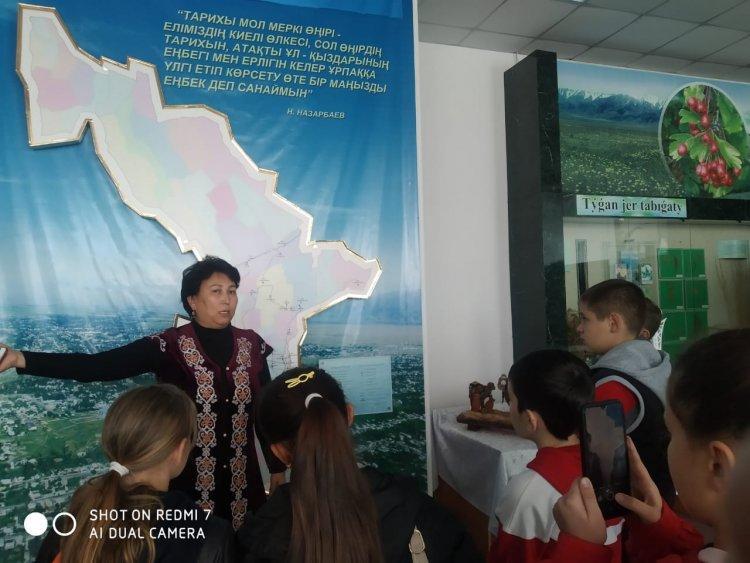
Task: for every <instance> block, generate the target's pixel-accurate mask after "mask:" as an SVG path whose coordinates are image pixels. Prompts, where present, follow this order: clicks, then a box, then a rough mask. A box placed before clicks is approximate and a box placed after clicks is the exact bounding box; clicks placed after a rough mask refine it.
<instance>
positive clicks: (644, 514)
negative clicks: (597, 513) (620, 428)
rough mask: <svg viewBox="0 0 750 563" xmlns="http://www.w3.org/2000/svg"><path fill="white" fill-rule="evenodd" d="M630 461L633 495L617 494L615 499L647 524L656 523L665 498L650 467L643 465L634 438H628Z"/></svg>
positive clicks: (659, 517)
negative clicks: (650, 473) (650, 471)
mask: <svg viewBox="0 0 750 563" xmlns="http://www.w3.org/2000/svg"><path fill="white" fill-rule="evenodd" d="M628 461H629V463H630V487H631V489H632V492H631V495H632V496H630V495H626V494H623V493H620V494H617V495H616V496H615V500H616V501H617V503H618V504H619V505H620V506H623V507H625V508H626V509H628V510H629V511H630V512H632V513H633V514H635V515H637V516H638V517H639V518H640V519H641V520H643V521H644V522H645V523H646V524H654V523H655V522H658V521H659V520H660V519H661V509H662V504H663V502H664V501H663V500H662V498H661V493H660V492H659V488H658V487H657V486H656V483H654V480H653V479H651V475H649V473H648V469H646V466H645V465H643V462H642V461H641V456H640V455H638V451H637V450H636V449H635V445H634V444H633V440H631V439H630V438H628Z"/></svg>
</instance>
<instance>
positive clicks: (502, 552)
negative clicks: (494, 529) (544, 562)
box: [487, 527, 547, 563]
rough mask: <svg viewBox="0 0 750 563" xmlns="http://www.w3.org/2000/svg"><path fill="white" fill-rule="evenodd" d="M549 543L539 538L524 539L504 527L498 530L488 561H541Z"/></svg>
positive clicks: (510, 562)
mask: <svg viewBox="0 0 750 563" xmlns="http://www.w3.org/2000/svg"><path fill="white" fill-rule="evenodd" d="M546 547H547V544H546V543H544V542H543V541H542V540H540V539H538V538H531V539H528V540H527V539H524V538H521V537H518V536H514V535H513V534H509V533H507V532H506V531H505V530H503V529H502V527H501V528H500V529H499V530H498V534H497V538H496V539H495V541H494V543H493V544H492V547H490V552H489V554H488V555H487V563H536V562H537V561H541V558H542V553H543V552H544V550H545V548H546Z"/></svg>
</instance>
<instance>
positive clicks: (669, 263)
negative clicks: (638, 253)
mask: <svg viewBox="0 0 750 563" xmlns="http://www.w3.org/2000/svg"><path fill="white" fill-rule="evenodd" d="M683 258H684V256H683V252H682V249H681V248H660V249H659V250H658V253H657V260H658V263H659V277H660V278H668V279H670V278H671V279H675V278H684V277H685V264H684V260H683Z"/></svg>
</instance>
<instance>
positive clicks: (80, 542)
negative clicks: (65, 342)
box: [37, 384, 233, 563]
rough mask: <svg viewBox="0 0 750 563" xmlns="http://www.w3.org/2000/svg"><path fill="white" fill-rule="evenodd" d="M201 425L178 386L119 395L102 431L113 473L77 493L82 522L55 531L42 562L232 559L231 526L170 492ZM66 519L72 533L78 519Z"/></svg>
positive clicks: (74, 511)
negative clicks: (169, 516)
mask: <svg viewBox="0 0 750 563" xmlns="http://www.w3.org/2000/svg"><path fill="white" fill-rule="evenodd" d="M196 428H197V425H196V409H195V405H194V404H193V402H192V401H191V400H190V398H189V397H188V396H187V395H186V394H185V393H184V392H183V391H181V390H180V389H178V388H177V387H174V386H172V385H166V384H158V385H150V386H145V387H136V388H134V389H131V390H129V391H126V392H125V393H123V394H122V395H120V396H119V397H118V398H117V399H116V400H115V401H114V403H112V406H111V407H110V409H109V411H108V412H107V415H106V417H105V419H104V426H103V428H102V436H101V445H102V449H103V450H104V454H105V455H106V457H107V459H109V461H110V470H109V471H108V472H107V473H105V474H103V475H99V476H98V477H94V478H93V479H90V480H89V481H87V482H86V483H84V484H83V485H82V486H81V487H79V488H78V489H77V490H76V491H75V493H74V494H73V498H72V499H71V502H70V507H69V508H68V512H69V513H70V514H71V515H72V516H73V518H74V519H75V522H76V526H75V528H74V529H73V532H72V533H70V534H69V535H63V536H59V535H57V534H56V533H55V532H54V531H51V532H50V533H49V534H48V535H47V537H46V538H45V540H44V542H43V544H42V547H41V549H40V552H39V555H38V556H37V561H42V562H44V561H53V562H54V563H109V562H115V561H116V562H122V563H154V562H157V561H167V560H168V561H185V562H188V561H203V560H206V561H222V560H224V559H225V558H227V557H229V556H231V552H232V541H233V540H232V530H231V527H230V526H229V524H228V523H227V522H224V521H223V520H220V519H218V518H216V517H213V516H210V517H208V518H207V517H206V513H205V511H203V510H200V509H199V508H198V506H197V505H196V504H195V503H194V502H193V501H192V499H190V498H189V497H188V496H187V495H186V494H185V493H182V492H180V491H169V490H168V489H169V482H170V480H171V479H173V478H174V477H176V476H177V475H179V474H180V473H181V472H182V470H183V469H184V467H185V464H186V462H187V459H188V456H189V454H190V451H191V450H192V448H193V445H194V443H195V438H196V436H195V434H196ZM163 509H173V510H174V512H175V513H177V514H179V515H180V521H179V522H177V521H170V520H165V519H163V518H164V517H163V516H162V517H157V510H162V511H163ZM161 514H166V513H165V512H161ZM144 515H147V516H149V517H147V518H144ZM183 515H184V516H188V518H187V519H185V520H183V519H182V516H183ZM66 520H68V521H67V522H65V521H66ZM60 522H61V524H62V522H65V524H67V525H68V527H67V529H62V530H60V531H62V532H63V534H65V533H66V532H68V531H70V529H71V527H72V520H69V519H67V518H65V519H60ZM65 524H62V525H61V526H58V529H60V528H61V527H63V526H64V525H65ZM167 530H168V532H167ZM170 536H172V537H170ZM174 536H179V537H180V539H175V537H174ZM204 548H205V549H204ZM209 552H211V553H209ZM217 555H218V556H217Z"/></svg>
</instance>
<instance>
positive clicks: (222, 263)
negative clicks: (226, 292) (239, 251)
mask: <svg viewBox="0 0 750 563" xmlns="http://www.w3.org/2000/svg"><path fill="white" fill-rule="evenodd" d="M216 273H219V274H224V275H226V276H227V277H228V278H229V279H230V280H232V281H233V282H234V285H236V286H237V287H239V286H240V271H239V270H238V269H237V268H235V267H234V266H232V265H231V264H230V263H229V262H227V261H226V260H222V259H221V258H219V257H217V256H206V257H205V258H204V259H203V260H200V261H198V262H196V263H195V264H192V265H191V266H188V267H187V268H185V270H184V271H183V272H182V290H181V291H180V299H182V306H183V307H184V308H185V311H187V314H188V315H192V314H193V310H192V308H191V307H190V304H189V303H188V299H187V298H188V297H190V296H191V295H197V294H198V292H199V291H200V289H201V284H202V283H203V281H204V280H207V279H208V278H210V277H211V276H213V275H214V274H216Z"/></svg>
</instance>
